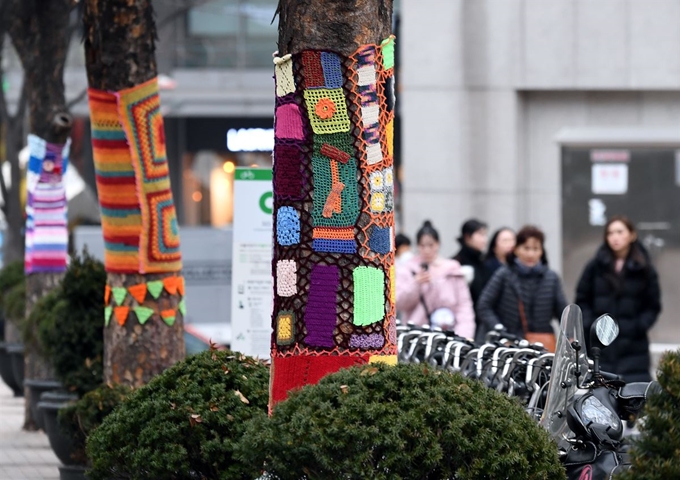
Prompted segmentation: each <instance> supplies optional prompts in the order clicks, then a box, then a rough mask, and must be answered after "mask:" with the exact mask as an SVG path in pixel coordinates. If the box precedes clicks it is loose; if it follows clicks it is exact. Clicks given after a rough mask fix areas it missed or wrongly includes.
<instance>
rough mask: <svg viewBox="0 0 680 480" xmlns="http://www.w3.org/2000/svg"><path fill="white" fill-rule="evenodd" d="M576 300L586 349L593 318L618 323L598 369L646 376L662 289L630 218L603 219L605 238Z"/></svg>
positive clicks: (631, 378)
mask: <svg viewBox="0 0 680 480" xmlns="http://www.w3.org/2000/svg"><path fill="white" fill-rule="evenodd" d="M576 304H577V305H578V306H579V307H581V310H582V311H583V326H584V329H585V332H586V344H587V345H588V347H589V348H590V345H589V340H590V336H589V335H588V332H589V331H590V327H591V325H592V324H593V322H594V321H595V319H596V318H597V317H599V316H600V315H603V314H605V313H608V314H610V315H611V316H612V317H614V318H615V319H616V320H617V321H618V323H619V336H618V338H617V339H616V340H614V343H612V344H611V345H610V346H608V347H607V348H606V349H604V350H603V351H602V357H601V360H600V365H601V367H602V369H603V370H605V371H607V372H611V373H615V374H618V375H621V376H622V377H623V378H624V380H625V381H626V382H648V381H650V380H651V376H650V374H649V364H650V355H649V339H648V337H647V334H648V332H649V330H650V329H651V328H652V326H653V325H654V323H655V322H656V320H657V318H658V316H659V313H660V312H661V288H660V287H659V277H658V275H657V272H656V270H655V268H654V266H653V265H652V262H651V259H650V258H649V255H648V253H647V251H646V250H645V248H644V247H643V246H642V244H641V243H640V242H639V241H638V238H637V232H636V230H635V226H634V225H633V223H632V222H631V221H630V220H629V219H628V218H626V217H624V216H615V217H612V218H611V219H609V221H608V222H607V224H606V226H605V231H604V243H603V244H602V245H601V246H600V248H599V249H598V250H597V253H596V254H595V257H594V258H593V259H592V260H591V261H590V262H588V264H587V265H586V267H585V269H584V270H583V274H582V275H581V279H580V280H579V282H578V286H577V288H576Z"/></svg>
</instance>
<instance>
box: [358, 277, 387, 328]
mask: <svg viewBox="0 0 680 480" xmlns="http://www.w3.org/2000/svg"><path fill="white" fill-rule="evenodd" d="M352 276H353V278H354V319H353V323H354V325H360V326H365V325H371V324H372V323H375V322H379V321H381V320H382V319H383V318H384V317H385V273H384V272H383V271H382V270H380V269H378V268H374V267H356V268H355V269H354V271H353V272H352Z"/></svg>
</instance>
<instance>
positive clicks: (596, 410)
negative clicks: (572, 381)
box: [581, 396, 621, 430]
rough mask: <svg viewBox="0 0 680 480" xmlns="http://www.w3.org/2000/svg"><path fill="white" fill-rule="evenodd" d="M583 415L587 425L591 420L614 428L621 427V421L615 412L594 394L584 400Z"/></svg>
mask: <svg viewBox="0 0 680 480" xmlns="http://www.w3.org/2000/svg"><path fill="white" fill-rule="evenodd" d="M581 417H582V418H583V422H584V423H585V424H586V425H588V424H589V423H591V422H592V423H598V424H600V425H605V426H608V427H611V428H612V429H614V430H616V429H618V428H619V424H620V422H621V421H620V420H619V417H618V416H617V415H616V414H615V413H614V412H612V411H611V410H610V409H608V408H607V407H605V406H604V404H603V403H602V402H601V401H600V400H598V399H597V398H596V397H594V396H591V397H588V398H586V399H585V401H584V402H583V409H582V410H581Z"/></svg>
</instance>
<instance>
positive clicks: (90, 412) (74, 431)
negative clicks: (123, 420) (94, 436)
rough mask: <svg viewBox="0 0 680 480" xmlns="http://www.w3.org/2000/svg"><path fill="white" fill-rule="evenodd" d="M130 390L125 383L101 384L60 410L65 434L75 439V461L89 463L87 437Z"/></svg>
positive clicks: (83, 463) (61, 425)
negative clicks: (86, 445) (86, 451)
mask: <svg viewBox="0 0 680 480" xmlns="http://www.w3.org/2000/svg"><path fill="white" fill-rule="evenodd" d="M130 392H132V389H131V388H130V387H127V386H125V385H107V384H104V385H100V386H99V387H98V388H95V389H94V390H92V391H90V392H88V393H86V394H85V395H83V397H82V398H81V399H80V400H78V401H77V402H74V403H72V404H70V405H68V406H66V407H64V408H62V409H60V410H59V416H58V421H59V426H60V427H61V428H62V430H63V432H64V434H66V435H68V436H69V437H70V438H72V439H73V441H74V445H75V448H74V452H73V454H72V458H73V460H74V461H76V462H77V463H78V464H80V465H86V464H87V463H88V459H87V454H86V453H85V441H86V439H87V437H88V436H89V435H90V433H92V432H93V431H94V429H95V428H97V427H98V426H99V425H101V423H102V421H103V420H104V417H106V416H107V415H108V414H110V413H111V412H112V411H113V409H114V408H115V407H117V406H118V405H119V404H120V403H121V402H122V401H123V400H124V399H125V398H126V397H127V396H128V395H129V394H130Z"/></svg>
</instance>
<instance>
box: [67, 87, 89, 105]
mask: <svg viewBox="0 0 680 480" xmlns="http://www.w3.org/2000/svg"><path fill="white" fill-rule="evenodd" d="M86 96H87V88H83V89H82V90H81V91H80V93H79V94H78V95H76V96H75V97H74V98H73V99H72V100H70V101H68V102H66V109H67V110H71V107H73V106H74V105H77V104H78V103H80V102H81V101H82V100H83V99H84V98H85V97H86Z"/></svg>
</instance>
